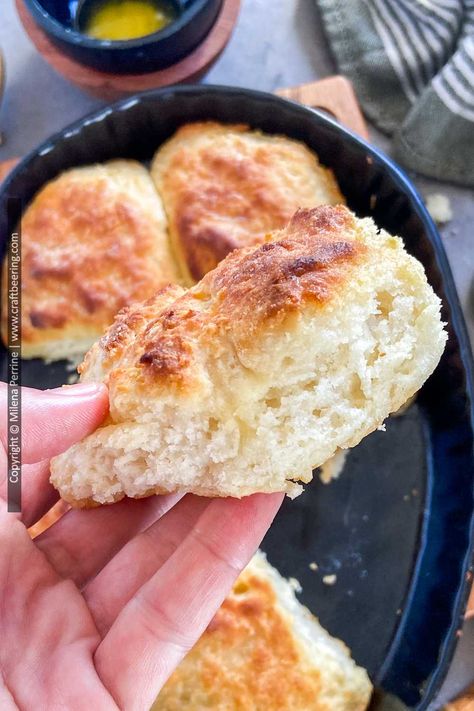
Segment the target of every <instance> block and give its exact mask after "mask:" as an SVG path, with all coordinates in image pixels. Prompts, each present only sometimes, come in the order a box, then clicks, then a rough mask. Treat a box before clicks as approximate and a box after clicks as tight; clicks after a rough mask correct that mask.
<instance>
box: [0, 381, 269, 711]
mask: <svg viewBox="0 0 474 711" xmlns="http://www.w3.org/2000/svg"><path fill="white" fill-rule="evenodd" d="M6 395H7V393H6V386H5V385H4V384H2V387H1V389H0V437H1V439H2V444H3V447H2V448H1V451H0V456H1V475H2V478H3V486H2V492H3V495H4V496H5V495H6V473H7V457H6V451H5V441H6V435H5V433H6ZM22 399H23V400H22V416H23V419H22V424H23V437H22V448H23V452H22V457H23V492H22V493H23V498H22V513H21V514H12V513H7V511H6V501H1V502H0V509H1V511H0V538H1V548H0V550H1V557H0V639H1V640H2V644H1V647H0V670H1V678H0V708H1V709H2V711H9V710H10V709H17V708H21V709H25V710H26V711H29V709H34V710H35V711H43V709H44V710H45V711H46V710H47V711H55V710H56V709H61V711H64V710H67V711H76V709H79V710H82V709H84V710H86V709H87V711H89V709H94V711H102V710H104V711H108V710H109V709H117V708H119V709H125V711H129V709H130V710H131V711H135V710H137V711H145V710H146V709H149V707H150V706H151V704H152V702H153V701H154V699H155V697H156V696H157V694H158V692H159V690H160V688H161V687H162V685H163V684H164V683H165V681H166V679H167V678H168V676H169V674H170V673H171V672H172V671H173V669H174V668H175V667H176V666H177V664H178V663H179V662H180V660H181V659H182V657H183V656H184V654H185V653H186V652H187V651H188V650H189V649H190V648H191V647H192V646H193V644H194V643H195V642H196V641H197V639H198V638H199V637H200V635H201V633H202V632H203V631H204V629H205V628H206V626H207V625H208V623H209V622H210V620H211V618H212V616H213V615H214V613H215V612H216V611H217V609H218V608H219V606H220V604H221V603H222V601H223V599H224V597H225V596H226V594H227V593H228V591H229V589H230V587H231V585H232V583H233V581H234V579H235V578H236V577H237V575H238V573H239V572H240V571H241V569H242V568H243V567H244V566H245V565H246V564H247V562H248V560H249V559H250V558H251V556H252V554H253V553H254V551H255V550H256V548H257V547H258V545H259V543H260V541H261V539H262V538H263V536H264V534H265V532H266V530H267V528H268V527H269V525H270V523H271V521H272V520H273V517H274V516H275V514H276V512H277V510H278V508H279V506H280V504H281V501H282V495H280V494H271V495H263V494H256V495H254V496H249V497H247V498H245V499H241V500H238V499H214V500H209V499H204V498H199V497H196V496H192V495H186V496H185V497H183V498H181V499H180V500H179V497H177V496H152V497H150V498H147V499H141V500H132V499H125V500H123V501H121V502H119V503H117V504H114V505H112V506H103V507H100V508H96V509H92V510H89V511H74V510H71V511H68V512H67V513H66V514H65V515H64V516H63V517H62V518H61V519H60V520H59V521H58V522H56V523H55V524H54V525H53V526H52V527H51V528H49V529H48V530H47V531H45V532H44V533H42V534H41V535H40V536H38V537H37V538H36V539H35V540H32V539H31V537H30V535H29V533H28V530H27V527H28V526H31V525H32V524H33V523H34V522H35V521H37V520H38V518H40V517H41V516H42V515H43V514H44V513H45V512H46V511H47V510H49V508H50V507H51V506H52V505H53V504H54V503H55V501H57V500H58V494H57V492H56V491H55V489H54V488H53V487H52V486H51V484H50V483H49V459H50V458H51V457H52V456H54V455H56V454H58V453H59V452H61V451H64V450H65V449H67V448H68V447H69V446H70V445H71V444H73V443H74V442H76V441H77V440H79V439H81V438H82V437H84V436H85V435H87V434H88V433H89V432H91V431H93V430H94V429H95V428H96V427H97V425H98V424H99V423H100V422H101V420H102V419H103V417H104V416H105V414H106V412H107V407H108V401H107V391H106V388H105V387H104V386H100V385H97V386H95V385H85V384H84V385H83V384H80V385H75V386H70V387H67V388H59V389H57V390H52V391H46V392H40V391H37V390H32V389H28V388H24V389H23V391H22Z"/></svg>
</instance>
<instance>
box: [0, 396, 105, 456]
mask: <svg viewBox="0 0 474 711" xmlns="http://www.w3.org/2000/svg"><path fill="white" fill-rule="evenodd" d="M3 391H4V392H3V393H2V395H3V398H2V399H3V401H4V402H5V401H6V396H7V386H6V385H3ZM21 399H22V401H21V416H22V419H21V442H22V454H21V459H22V463H23V464H33V463H35V462H40V461H42V460H44V459H50V458H51V457H54V456H55V455H56V454H60V452H64V450H66V449H67V448H68V447H70V446H71V445H72V444H74V443H75V442H77V441H78V440H80V439H82V438H83V437H85V436H86V435H88V434H90V433H91V432H93V431H94V430H95V429H96V428H97V427H98V425H100V423H101V422H102V420H103V419H104V417H105V415H106V413H107V410H108V397H107V388H106V387H105V385H103V384H102V383H79V384H77V385H69V386H65V387H62V388H56V389H54V390H45V391H42V390H35V389H33V388H22V390H21ZM2 409H3V412H1V413H0V435H1V438H2V441H3V444H4V445H5V444H6V429H7V405H6V402H5V405H4V407H3V408H2Z"/></svg>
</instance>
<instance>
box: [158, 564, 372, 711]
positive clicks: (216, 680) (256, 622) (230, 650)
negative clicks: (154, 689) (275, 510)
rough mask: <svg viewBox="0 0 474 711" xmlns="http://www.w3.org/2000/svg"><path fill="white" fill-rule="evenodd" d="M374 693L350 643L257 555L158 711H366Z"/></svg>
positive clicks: (178, 671) (167, 690) (160, 699)
mask: <svg viewBox="0 0 474 711" xmlns="http://www.w3.org/2000/svg"><path fill="white" fill-rule="evenodd" d="M371 691H372V687H371V684H370V681H369V678H368V676H367V674H366V672H365V670H364V669H362V668H361V667H358V666H356V664H355V663H354V661H353V660H352V659H351V656H350V651H349V649H347V647H346V646H345V645H344V644H343V643H342V642H340V641H339V640H337V639H334V638H333V637H331V636H330V635H329V634H328V633H327V632H326V631H325V630H324V629H323V628H322V627H321V625H320V624H319V622H318V620H317V619H316V618H315V617H314V616H313V615H312V614H311V613H310V611H309V610H308V609H307V608H306V607H303V605H301V604H300V603H299V602H298V600H297V599H296V596H295V594H294V592H293V590H292V588H291V586H290V585H289V583H288V582H287V581H286V580H285V579H284V578H282V577H281V576H280V574H279V573H278V572H277V571H276V570H275V568H273V567H272V566H271V565H270V564H269V563H268V562H267V561H266V558H265V556H264V555H263V554H262V553H257V554H256V555H255V556H254V558H253V559H252V561H251V562H250V564H249V565H248V566H247V568H246V569H245V570H244V571H243V573H241V575H240V577H239V578H238V579H237V581H236V583H235V585H234V588H233V590H232V592H231V593H230V595H229V596H228V597H227V599H226V600H225V601H224V603H223V605H222V607H221V609H220V610H219V612H218V613H217V614H216V616H215V617H214V619H213V621H212V622H211V624H210V625H209V627H208V629H207V630H206V632H205V633H204V634H203V635H202V637H201V639H200V640H199V641H198V642H197V644H196V645H195V646H194V647H193V649H192V650H191V651H190V652H189V653H188V655H187V656H186V657H185V659H184V660H183V661H182V662H181V664H180V665H179V667H178V668H177V669H176V671H175V672H174V673H173V674H172V676H171V677H170V679H169V680H168V682H167V683H166V684H165V686H164V687H163V689H162V691H161V693H160V694H159V696H158V698H157V700H156V701H155V703H154V705H153V707H152V711H184V710H186V711H203V709H211V710H212V711H237V710H240V709H242V710H245V711H364V710H365V709H366V708H367V705H368V703H369V699H370V695H371Z"/></svg>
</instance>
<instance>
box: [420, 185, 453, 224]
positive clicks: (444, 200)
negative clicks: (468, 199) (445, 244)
mask: <svg viewBox="0 0 474 711" xmlns="http://www.w3.org/2000/svg"><path fill="white" fill-rule="evenodd" d="M426 208H427V210H428V212H429V213H430V215H431V217H432V218H433V220H434V221H435V222H436V223H437V224H438V225H443V224H445V223H446V222H449V221H450V220H452V218H453V212H452V210H451V203H450V202H449V198H448V196H447V195H443V193H432V194H431V195H428V196H427V198H426Z"/></svg>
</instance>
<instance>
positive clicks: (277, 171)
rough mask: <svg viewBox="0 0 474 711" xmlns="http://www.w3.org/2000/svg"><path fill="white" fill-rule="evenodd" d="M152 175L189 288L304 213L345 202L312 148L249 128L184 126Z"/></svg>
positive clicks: (162, 151)
mask: <svg viewBox="0 0 474 711" xmlns="http://www.w3.org/2000/svg"><path fill="white" fill-rule="evenodd" d="M151 172H152V177H153V179H154V181H155V184H156V186H157V188H158V190H159V192H160V194H161V196H162V198H163V203H164V206H165V210H166V213H167V215H168V220H169V225H170V236H171V240H172V242H173V245H174V250H175V253H176V256H177V259H178V260H179V264H180V268H181V271H182V273H183V274H184V275H187V278H188V282H189V283H190V284H192V283H194V282H195V281H197V280H198V279H200V278H201V277H203V276H204V274H206V273H207V272H208V271H210V270H211V269H214V267H215V266H216V265H217V264H218V262H220V261H221V260H222V259H223V258H224V257H225V256H226V255H227V254H229V252H231V251H232V250H233V249H236V248H237V247H248V246H249V245H253V244H258V243H261V242H262V241H263V238H264V236H265V234H266V233H267V232H270V231H272V230H276V229H280V228H282V227H284V226H285V225H286V224H287V222H288V221H289V219H290V218H291V216H292V215H293V213H294V212H295V210H296V209H297V208H298V207H316V206H317V205H324V204H331V205H335V204H338V203H339V204H342V203H344V202H345V201H344V198H343V197H342V195H341V193H340V192H339V188H338V186H337V183H336V181H335V179H334V176H333V174H332V172H331V171H330V170H328V169H327V168H323V167H322V166H321V165H320V164H319V161H318V158H317V156H316V155H315V154H314V153H313V152H312V151H310V150H309V148H307V146H305V145H304V144H303V143H300V142H298V141H294V140H292V139H290V138H287V137H284V136H270V135H267V134H264V133H261V132H260V131H250V130H249V129H248V127H247V126H240V125H224V124H219V123H213V122H206V123H194V124H188V125H186V126H183V127H182V128H180V129H179V130H178V131H177V132H176V133H175V135H174V136H173V137H172V138H171V139H170V140H169V141H167V142H166V143H165V144H164V145H163V146H161V147H160V148H159V150H158V152H157V153H156V155H155V158H154V160H153V165H152V170H151Z"/></svg>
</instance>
